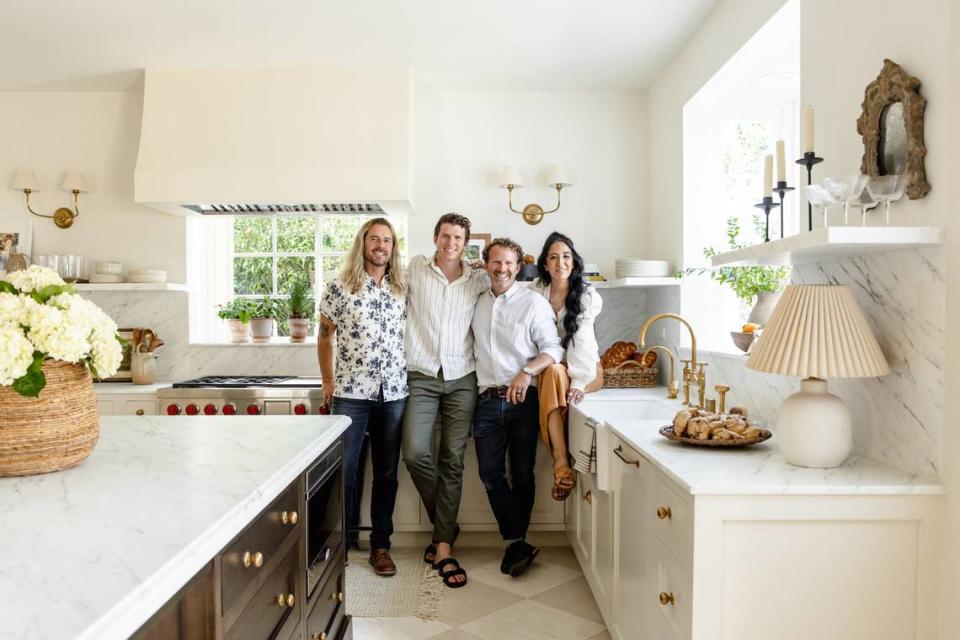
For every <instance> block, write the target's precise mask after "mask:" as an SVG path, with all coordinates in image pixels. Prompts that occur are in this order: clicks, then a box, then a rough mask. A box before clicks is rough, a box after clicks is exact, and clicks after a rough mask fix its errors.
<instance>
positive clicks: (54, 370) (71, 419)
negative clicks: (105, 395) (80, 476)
mask: <svg viewBox="0 0 960 640" xmlns="http://www.w3.org/2000/svg"><path fill="white" fill-rule="evenodd" d="M43 373H44V375H45V376H46V377H47V386H45V387H44V388H43V391H41V392H40V396H39V397H37V398H26V397H24V396H21V395H20V394H19V393H17V392H16V391H14V390H13V387H0V476H27V475H33V474H36V473H47V472H50V471H60V470H61V469H69V468H70V467H74V466H76V465H78V464H80V463H81V462H83V460H84V459H85V458H86V457H87V456H89V455H90V452H91V451H93V448H94V446H96V444H97V438H98V437H99V436H100V423H99V422H98V420H97V400H96V397H95V396H94V395H93V381H92V379H91V377H90V372H89V371H87V368H86V367H85V366H84V365H82V364H69V363H66V362H60V361H59V360H47V361H46V362H44V363H43Z"/></svg>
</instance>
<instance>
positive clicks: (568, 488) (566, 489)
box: [550, 467, 577, 502]
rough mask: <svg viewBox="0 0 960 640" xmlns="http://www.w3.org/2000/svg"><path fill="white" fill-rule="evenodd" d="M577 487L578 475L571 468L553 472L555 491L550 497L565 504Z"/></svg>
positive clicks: (551, 492) (552, 491) (553, 490)
mask: <svg viewBox="0 0 960 640" xmlns="http://www.w3.org/2000/svg"><path fill="white" fill-rule="evenodd" d="M576 486H577V475H576V473H575V472H574V470H573V469H571V468H570V467H563V468H561V469H554V470H553V489H552V490H551V491H550V495H551V496H552V497H553V499H554V500H556V501H557V502H563V501H564V500H566V499H567V498H569V497H570V493H571V492H572V491H573V490H574V488H575V487H576Z"/></svg>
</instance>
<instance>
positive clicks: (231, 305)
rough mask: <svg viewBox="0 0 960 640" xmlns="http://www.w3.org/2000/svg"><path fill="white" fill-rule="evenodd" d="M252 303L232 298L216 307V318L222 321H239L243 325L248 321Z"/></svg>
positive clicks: (244, 299)
mask: <svg viewBox="0 0 960 640" xmlns="http://www.w3.org/2000/svg"><path fill="white" fill-rule="evenodd" d="M251 307H252V301H251V300H249V299H248V298H234V299H233V300H231V301H230V302H225V303H223V304H221V305H218V306H217V317H219V318H220V319H222V320H239V321H240V322H242V323H243V324H247V322H249V321H250V317H251V315H250V311H251Z"/></svg>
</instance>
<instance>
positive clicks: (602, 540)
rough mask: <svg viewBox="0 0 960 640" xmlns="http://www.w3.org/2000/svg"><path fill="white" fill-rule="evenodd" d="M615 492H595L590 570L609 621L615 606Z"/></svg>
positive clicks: (596, 592) (598, 599)
mask: <svg viewBox="0 0 960 640" xmlns="http://www.w3.org/2000/svg"><path fill="white" fill-rule="evenodd" d="M615 494H616V492H615V491H599V490H598V491H594V492H593V518H594V520H593V562H592V563H591V566H590V570H591V572H592V574H593V583H594V585H595V587H594V588H595V590H596V591H595V593H594V595H595V596H596V599H597V605H598V606H599V607H600V611H601V612H602V613H603V614H604V617H605V618H607V619H609V618H610V613H611V609H612V607H611V605H612V604H613V537H614V535H613V534H614V520H613V509H614V496H615Z"/></svg>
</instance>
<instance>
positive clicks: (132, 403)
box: [119, 398, 157, 416]
mask: <svg viewBox="0 0 960 640" xmlns="http://www.w3.org/2000/svg"><path fill="white" fill-rule="evenodd" d="M119 402H122V403H123V407H122V409H121V411H122V415H125V416H155V415H157V400H156V398H150V399H146V400H145V399H143V398H136V399H134V400H121V401H119Z"/></svg>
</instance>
